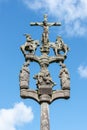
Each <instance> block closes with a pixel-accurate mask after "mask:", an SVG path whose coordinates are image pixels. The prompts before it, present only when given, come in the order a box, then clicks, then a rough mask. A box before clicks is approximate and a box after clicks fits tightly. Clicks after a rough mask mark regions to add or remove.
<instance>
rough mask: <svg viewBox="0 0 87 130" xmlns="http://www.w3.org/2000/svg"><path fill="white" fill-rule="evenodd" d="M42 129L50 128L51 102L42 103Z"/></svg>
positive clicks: (48, 129)
mask: <svg viewBox="0 0 87 130" xmlns="http://www.w3.org/2000/svg"><path fill="white" fill-rule="evenodd" d="M40 127H41V130H50V124H49V104H48V103H47V102H42V103H41V126H40Z"/></svg>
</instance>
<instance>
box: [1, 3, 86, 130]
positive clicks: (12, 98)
mask: <svg viewBox="0 0 87 130" xmlns="http://www.w3.org/2000/svg"><path fill="white" fill-rule="evenodd" d="M45 13H47V14H48V20H49V21H53V22H55V21H58V22H61V23H62V26H61V27H52V28H50V41H53V42H54V41H55V39H56V36H58V35H61V36H62V38H63V41H64V42H65V43H67V44H68V46H69V47H70V51H69V53H68V56H67V60H66V61H65V64H66V66H67V68H68V69H69V72H70V77H71V94H70V96H71V97H70V99H69V100H64V99H61V100H56V101H55V102H53V103H52V104H51V105H50V125H51V130H53V129H55V130H57V129H60V130H87V101H86V100H87V36H86V34H87V1H86V0H64V1H63V0H32V1H30V0H15V1H13V0H0V75H1V76H0V130H28V129H29V130H35V129H38V130H39V129H40V106H39V104H38V103H36V102H35V101H33V100H31V99H26V100H25V99H21V98H20V89H19V71H20V69H21V67H22V65H23V63H24V57H23V55H22V53H21V51H20V46H21V45H22V44H23V43H24V42H25V37H24V36H23V34H24V33H29V34H31V36H32V38H33V39H37V40H41V33H42V29H41V28H40V27H31V26H30V25H29V23H30V22H32V21H42V20H43V14H45ZM37 54H38V51H37ZM54 66H55V67H54ZM54 68H55V69H54ZM57 69H58V71H59V68H58V66H56V65H55V64H53V66H50V67H49V70H50V71H51V75H52V78H53V81H55V82H56V83H57V84H58V86H57V87H58V88H59V87H60V86H59V84H60V83H59V80H58V71H56V72H55V70H57ZM31 71H32V72H31V83H30V84H31V86H32V88H34V89H35V87H36V86H35V81H34V80H33V79H32V76H33V75H34V74H36V73H38V72H39V67H38V66H37V64H35V63H32V64H31ZM57 87H56V88H57ZM21 113H22V114H21Z"/></svg>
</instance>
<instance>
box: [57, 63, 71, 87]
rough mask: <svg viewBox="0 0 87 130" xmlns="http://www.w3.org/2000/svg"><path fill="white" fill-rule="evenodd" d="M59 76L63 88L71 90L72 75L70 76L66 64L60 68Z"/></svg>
mask: <svg viewBox="0 0 87 130" xmlns="http://www.w3.org/2000/svg"><path fill="white" fill-rule="evenodd" d="M59 78H60V82H61V87H62V89H63V90H65V89H68V90H69V89H70V76H69V72H68V69H67V68H66V66H65V65H64V64H62V68H61V70H60V74H59Z"/></svg>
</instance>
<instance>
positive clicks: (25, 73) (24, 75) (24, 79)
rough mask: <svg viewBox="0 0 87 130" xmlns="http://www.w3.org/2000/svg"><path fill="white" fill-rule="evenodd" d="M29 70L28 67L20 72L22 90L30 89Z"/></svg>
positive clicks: (24, 67)
mask: <svg viewBox="0 0 87 130" xmlns="http://www.w3.org/2000/svg"><path fill="white" fill-rule="evenodd" d="M29 74H30V73H29V69H28V67H27V66H26V65H24V66H23V67H22V70H21V71H20V75H19V80H20V89H28V87H29Z"/></svg>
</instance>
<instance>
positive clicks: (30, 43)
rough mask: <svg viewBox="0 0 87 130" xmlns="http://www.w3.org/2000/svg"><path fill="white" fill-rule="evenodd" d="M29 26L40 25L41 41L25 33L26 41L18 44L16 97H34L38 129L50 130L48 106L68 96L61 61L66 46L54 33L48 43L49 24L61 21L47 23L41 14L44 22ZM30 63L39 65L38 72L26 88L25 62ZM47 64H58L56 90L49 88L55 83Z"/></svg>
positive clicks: (65, 56) (27, 73) (63, 67)
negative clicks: (20, 63) (38, 107)
mask: <svg viewBox="0 0 87 130" xmlns="http://www.w3.org/2000/svg"><path fill="white" fill-rule="evenodd" d="M30 25H31V26H40V27H42V28H43V33H42V38H41V43H39V41H38V40H33V39H32V37H31V35H30V34H25V36H26V42H25V43H24V45H22V46H21V47H20V48H21V51H22V53H23V55H24V58H25V62H24V64H23V66H22V69H21V70H20V75H19V81H20V96H21V97H22V98H24V99H25V98H31V99H34V100H35V101H37V102H38V103H39V104H40V105H41V125H40V128H41V130H50V121H49V105H50V104H51V103H52V102H53V101H54V100H56V99H61V98H63V99H68V98H69V97H70V75H69V72H68V69H67V67H66V65H65V64H64V60H65V59H66V58H67V52H68V51H69V47H68V46H67V45H66V44H65V43H64V42H63V40H62V37H60V36H57V38H56V40H55V43H52V42H50V40H49V27H51V26H61V23H59V22H53V23H51V22H48V20H47V15H44V21H42V22H32V23H31V24H30ZM38 46H40V53H41V55H40V56H37V55H35V52H36V49H38ZM50 48H52V49H53V51H54V56H49V52H50ZM31 62H37V63H38V64H39V65H40V72H39V73H38V74H36V75H34V77H33V78H34V79H35V80H36V86H37V87H36V90H32V89H31V88H30V87H29V82H30V70H29V65H30V63H31ZM51 63H56V64H58V65H59V66H60V72H59V79H60V86H61V89H60V90H53V87H54V86H55V85H56V84H55V83H54V82H53V80H52V77H51V75H50V72H49V70H48V66H49V65H50V64H51Z"/></svg>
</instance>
